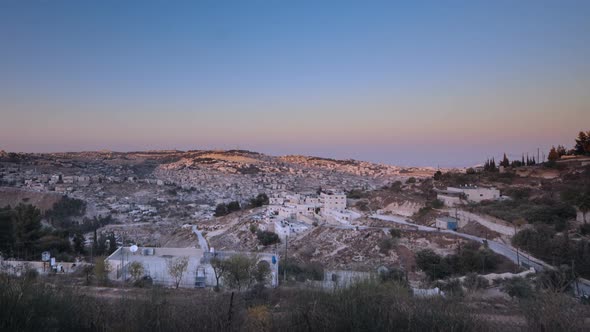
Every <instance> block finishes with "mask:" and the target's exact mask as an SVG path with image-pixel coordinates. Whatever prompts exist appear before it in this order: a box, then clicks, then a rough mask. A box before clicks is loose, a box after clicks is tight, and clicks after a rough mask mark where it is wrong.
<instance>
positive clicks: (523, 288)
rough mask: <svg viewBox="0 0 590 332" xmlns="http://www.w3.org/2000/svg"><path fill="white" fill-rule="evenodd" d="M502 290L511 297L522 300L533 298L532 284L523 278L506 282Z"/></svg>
mask: <svg viewBox="0 0 590 332" xmlns="http://www.w3.org/2000/svg"><path fill="white" fill-rule="evenodd" d="M501 290H502V291H503V292H505V293H507V294H508V295H510V297H516V298H520V299H527V298H530V297H532V296H533V288H532V287H531V283H530V282H529V281H528V280H526V279H524V278H522V277H515V278H512V279H508V280H506V281H505V282H504V284H503V285H502V287H501Z"/></svg>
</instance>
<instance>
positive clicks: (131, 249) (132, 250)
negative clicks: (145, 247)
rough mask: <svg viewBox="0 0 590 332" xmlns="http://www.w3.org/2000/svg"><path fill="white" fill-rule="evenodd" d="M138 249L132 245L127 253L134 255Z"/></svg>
mask: <svg viewBox="0 0 590 332" xmlns="http://www.w3.org/2000/svg"><path fill="white" fill-rule="evenodd" d="M138 249H139V248H138V247H137V246H136V245H135V244H134V245H132V246H131V247H130V248H129V251H131V252H132V253H136V252H137V250H138Z"/></svg>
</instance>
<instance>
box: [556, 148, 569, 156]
mask: <svg viewBox="0 0 590 332" xmlns="http://www.w3.org/2000/svg"><path fill="white" fill-rule="evenodd" d="M566 154H567V150H566V149H565V146H563V145H558V146H557V155H558V156H559V157H560V158H561V156H565V155H566Z"/></svg>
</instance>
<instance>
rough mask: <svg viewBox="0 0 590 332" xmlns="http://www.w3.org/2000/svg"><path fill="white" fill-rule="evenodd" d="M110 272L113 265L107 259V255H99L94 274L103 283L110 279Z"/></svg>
mask: <svg viewBox="0 0 590 332" xmlns="http://www.w3.org/2000/svg"><path fill="white" fill-rule="evenodd" d="M109 272H111V265H110V264H109V262H107V261H106V260H105V257H97V259H96V264H94V275H95V276H96V279H97V280H98V282H99V283H100V284H101V285H104V284H106V283H107V282H108V281H109Z"/></svg>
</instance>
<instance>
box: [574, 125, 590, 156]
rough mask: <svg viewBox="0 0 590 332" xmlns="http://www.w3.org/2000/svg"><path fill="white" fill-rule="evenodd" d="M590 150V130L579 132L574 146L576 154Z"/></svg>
mask: <svg viewBox="0 0 590 332" xmlns="http://www.w3.org/2000/svg"><path fill="white" fill-rule="evenodd" d="M589 152H590V131H588V132H583V131H580V132H579V133H578V137H577V138H576V145H575V146H574V154H576V155H583V154H587V153H589Z"/></svg>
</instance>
